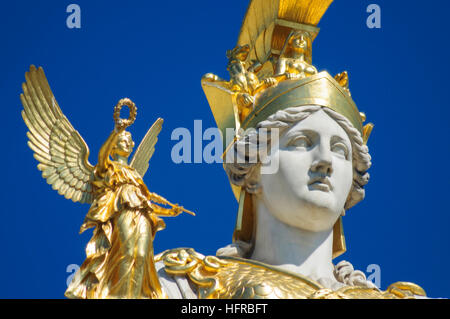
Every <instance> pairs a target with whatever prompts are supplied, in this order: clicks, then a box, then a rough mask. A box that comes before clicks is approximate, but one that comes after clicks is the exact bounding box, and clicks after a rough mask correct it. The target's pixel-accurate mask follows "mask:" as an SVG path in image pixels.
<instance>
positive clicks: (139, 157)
mask: <svg viewBox="0 0 450 319" xmlns="http://www.w3.org/2000/svg"><path fill="white" fill-rule="evenodd" d="M163 122H164V121H163V119H161V118H159V119H157V120H156V121H155V123H153V125H152V127H151V128H150V129H149V130H148V132H147V134H145V136H144V138H143V139H142V142H141V144H139V147H138V148H137V150H136V152H135V153H134V156H133V159H132V160H131V162H130V166H131V167H133V168H134V169H136V171H137V172H138V173H139V174H140V175H141V177H144V175H145V173H146V172H147V169H148V162H149V161H150V159H151V158H152V155H153V153H154V152H155V144H156V142H157V141H158V135H159V133H160V132H161V129H162V124H163Z"/></svg>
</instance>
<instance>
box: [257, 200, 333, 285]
mask: <svg viewBox="0 0 450 319" xmlns="http://www.w3.org/2000/svg"><path fill="white" fill-rule="evenodd" d="M255 204H256V207H257V211H256V234H255V246H254V250H253V253H252V256H251V259H254V260H258V261H261V262H264V263H267V264H270V265H278V266H280V267H281V268H283V269H286V270H289V271H293V272H296V273H299V274H301V275H304V276H307V277H309V278H311V279H313V280H319V279H322V280H323V279H325V280H326V281H330V280H331V281H332V282H335V281H336V280H335V277H334V275H333V269H334V266H333V263H332V249H333V229H331V230H327V231H323V232H311V231H305V230H302V229H299V228H295V227H292V226H289V225H287V224H285V223H283V222H281V221H280V220H278V219H277V218H275V217H274V216H273V215H272V214H271V213H270V211H269V210H268V208H267V206H266V205H265V204H264V202H263V201H262V200H260V199H256V203H255Z"/></svg>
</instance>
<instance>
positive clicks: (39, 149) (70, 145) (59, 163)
mask: <svg viewBox="0 0 450 319" xmlns="http://www.w3.org/2000/svg"><path fill="white" fill-rule="evenodd" d="M25 79H26V83H23V84H22V89H23V94H21V95H20V100H21V101H22V105H23V108H24V109H23V110H22V118H23V120H24V121H25V124H26V125H27V126H28V129H29V131H28V132H27V136H28V139H29V141H28V146H29V147H30V148H31V149H32V150H33V151H34V158H35V159H36V160H38V161H39V164H38V166H37V167H38V169H39V170H40V171H42V177H43V178H45V179H46V180H47V183H48V184H50V185H52V188H53V189H54V190H57V191H58V193H59V194H60V195H64V197H65V198H67V199H72V201H74V202H81V203H91V202H92V186H91V180H92V176H93V171H94V167H93V166H92V165H91V164H90V163H89V161H88V157H89V148H88V146H87V145H86V142H85V141H84V140H83V138H82V137H81V136H80V134H79V133H78V132H77V131H76V130H75V129H74V128H73V126H72V125H71V124H70V122H69V120H68V119H67V118H66V117H65V116H64V114H63V113H62V111H61V109H60V108H59V106H58V103H57V102H56V99H55V97H54V96H53V93H52V91H51V89H50V86H49V84H48V81H47V78H46V77H45V74H44V70H43V69H42V68H41V67H40V68H39V69H36V67H35V66H34V65H32V66H30V71H29V72H26V73H25Z"/></svg>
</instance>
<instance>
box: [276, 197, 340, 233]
mask: <svg viewBox="0 0 450 319" xmlns="http://www.w3.org/2000/svg"><path fill="white" fill-rule="evenodd" d="M285 199H286V200H284V201H280V202H279V203H278V204H277V205H271V206H272V207H271V208H270V211H271V213H272V215H274V217H276V218H277V219H278V220H280V221H281V222H283V223H285V224H287V225H289V226H291V227H295V228H299V229H303V230H307V231H314V232H320V231H326V230H330V229H332V228H333V226H334V224H335V223H336V221H337V219H338V218H339V216H340V214H341V211H342V208H341V207H338V206H339V205H337V203H336V200H335V198H334V197H333V196H332V194H329V193H324V192H321V191H308V192H306V194H302V196H292V197H291V198H290V199H289V200H287V198H285ZM272 203H273V202H272Z"/></svg>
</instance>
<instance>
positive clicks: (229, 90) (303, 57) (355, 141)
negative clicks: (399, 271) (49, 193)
mask: <svg viewBox="0 0 450 319" xmlns="http://www.w3.org/2000/svg"><path fill="white" fill-rule="evenodd" d="M331 2H332V0H252V1H251V2H250V5H249V8H248V10H247V13H246V15H245V18H244V21H243V24H242V27H241V31H240V33H239V37H238V42H237V45H236V46H235V48H234V49H232V50H229V51H228V52H227V57H228V61H229V62H228V66H227V67H228V68H227V69H228V71H229V73H230V79H229V80H224V79H221V78H219V77H218V76H216V75H214V74H211V73H208V74H206V75H204V76H203V78H202V80H201V83H202V87H203V90H204V92H205V95H206V97H207V100H208V102H209V105H210V107H211V110H212V113H213V115H214V118H215V120H216V123H217V127H218V128H219V130H220V131H221V132H222V135H223V136H227V137H228V136H229V134H230V132H233V137H232V138H231V139H228V141H225V139H224V144H223V151H224V153H223V158H224V168H225V171H226V173H227V174H228V177H229V182H230V185H231V187H232V189H233V193H234V195H235V197H236V200H237V201H238V203H239V209H238V213H237V220H236V227H235V230H234V234H233V241H232V243H231V244H230V245H228V246H226V247H223V248H220V249H218V251H217V254H216V256H204V255H202V254H201V253H199V252H196V251H195V250H194V249H190V248H176V249H170V250H167V251H164V252H162V253H159V254H157V255H154V253H153V241H154V240H155V234H156V232H157V231H158V230H161V229H163V228H164V222H163V220H162V219H161V216H162V217H164V216H176V215H178V214H180V213H182V212H183V211H184V212H188V213H191V214H193V213H192V212H190V211H188V210H186V209H184V208H183V207H181V206H178V205H176V204H171V203H170V202H169V201H167V200H166V199H164V198H163V197H161V196H159V195H157V194H155V193H151V192H150V191H149V190H148V189H147V187H146V185H145V184H144V182H143V176H144V174H145V172H146V170H147V168H148V161H149V159H150V158H151V156H152V155H153V152H154V149H155V144H156V141H157V136H158V133H159V132H160V130H161V125H162V120H161V119H158V120H157V121H156V122H155V124H154V125H153V126H152V127H151V128H150V130H149V132H148V133H147V135H146V136H145V137H144V139H143V141H142V143H141V145H140V146H139V147H138V149H137V151H136V153H135V154H134V156H133V158H132V160H131V161H130V162H128V157H129V156H130V154H131V152H132V149H133V146H134V142H133V140H132V138H131V134H130V133H129V132H127V131H125V129H126V128H127V127H128V126H130V125H131V124H132V123H133V122H134V120H135V118H136V106H135V105H134V103H133V102H132V101H131V100H129V99H123V100H121V101H119V103H118V104H117V106H116V108H115V111H114V120H115V127H114V130H113V132H112V133H111V134H110V136H109V138H108V139H107V141H106V142H105V143H104V144H103V146H102V148H101V150H100V152H99V155H98V163H97V165H96V166H92V165H91V164H89V162H88V161H87V156H88V152H89V151H88V148H87V145H86V143H85V142H84V140H83V139H82V138H81V136H80V134H79V133H78V132H77V131H76V130H75V129H74V128H73V127H72V125H71V124H70V123H69V121H68V120H67V118H66V117H65V116H64V115H63V113H62V112H61V109H60V108H59V106H58V104H57V103H56V100H55V98H54V96H53V93H52V92H51V90H50V87H49V85H48V83H47V80H46V78H45V75H44V73H43V70H42V69H41V68H39V69H36V68H35V67H33V66H32V67H31V68H30V71H29V72H27V74H26V83H24V85H23V94H22V96H21V99H22V103H23V106H24V110H23V112H22V114H23V118H24V120H25V123H26V124H27V126H28V128H29V132H28V137H29V146H30V147H31V148H32V149H33V151H34V155H35V158H36V159H37V160H38V161H39V162H40V163H39V165H38V168H39V169H40V170H41V171H42V175H43V177H44V178H46V179H47V182H48V183H49V184H51V185H52V187H53V189H55V190H57V191H58V192H59V193H60V194H61V195H64V196H65V197H66V198H68V199H69V198H70V199H72V200H73V201H75V202H77V201H78V202H88V203H91V208H90V209H89V211H88V213H87V215H86V218H85V221H84V223H83V225H82V228H81V231H84V230H85V229H87V228H90V227H95V229H94V233H93V237H92V239H91V240H90V242H89V243H88V245H87V247H86V255H87V256H86V260H85V262H84V263H83V265H82V266H81V268H80V270H79V271H78V272H77V273H76V275H75V276H74V278H73V280H72V282H71V284H70V285H69V287H68V289H67V291H66V293H65V295H66V297H68V298H213V299H215V298H224V299H227V298H237V299H239V298H245V299H249V298H250V299H251V298H276V299H277V298H296V299H305V298H310V299H324V298H333V299H350V298H373V299H396V298H424V297H425V292H424V290H423V289H422V288H421V287H419V286H417V285H415V284H413V283H408V282H397V283H394V284H392V285H390V286H389V287H388V288H387V290H386V291H381V290H380V289H378V288H377V287H376V286H375V285H374V284H373V283H372V282H371V281H369V280H367V279H366V277H365V275H364V273H362V272H361V271H357V270H354V269H353V266H352V265H351V264H350V263H348V262H345V261H343V262H340V263H338V264H337V265H334V264H333V259H334V258H335V257H337V256H339V255H341V254H342V253H343V252H345V250H346V247H345V239H344V234H343V225H342V216H343V215H344V214H345V211H346V210H348V209H350V208H352V207H353V206H355V205H356V204H357V203H358V202H360V201H361V200H363V199H364V194H365V193H364V186H365V185H366V184H367V183H368V181H369V174H368V172H367V171H368V170H369V168H370V166H371V156H370V154H369V149H368V147H367V142H368V139H369V136H370V134H371V131H372V128H373V124H371V123H368V124H365V125H364V122H365V121H366V116H365V114H364V113H361V112H359V110H358V108H357V107H356V105H355V103H354V101H353V99H352V96H351V94H350V90H349V77H348V74H347V72H345V71H344V72H342V73H340V74H338V75H336V76H331V75H330V74H329V73H327V72H326V71H322V72H319V71H318V70H317V69H316V67H314V66H313V64H312V44H313V41H314V39H315V38H316V36H317V34H318V32H319V29H318V27H317V25H318V23H319V21H320V20H321V18H322V16H323V15H324V14H325V12H326V10H327V9H328V7H329V5H330V4H331ZM124 105H126V106H128V107H129V109H130V117H129V119H121V118H120V109H121V108H122V106H124Z"/></svg>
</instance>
